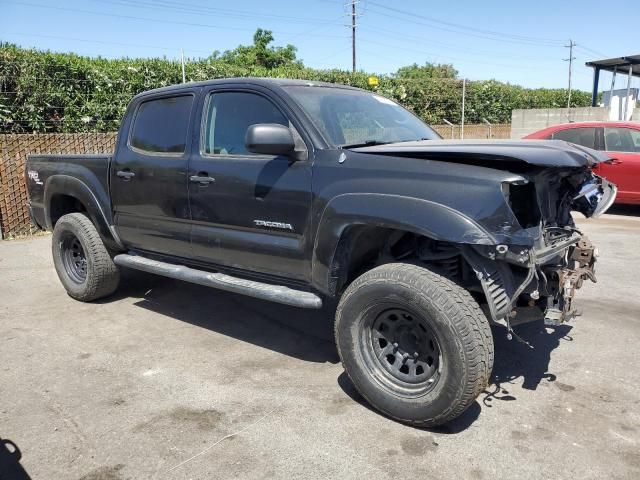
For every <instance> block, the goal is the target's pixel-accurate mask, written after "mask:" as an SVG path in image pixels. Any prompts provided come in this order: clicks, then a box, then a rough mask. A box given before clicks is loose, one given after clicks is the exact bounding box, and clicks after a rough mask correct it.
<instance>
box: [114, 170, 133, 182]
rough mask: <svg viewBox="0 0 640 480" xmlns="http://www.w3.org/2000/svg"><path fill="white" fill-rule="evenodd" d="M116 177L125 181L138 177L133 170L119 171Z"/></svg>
mask: <svg viewBox="0 0 640 480" xmlns="http://www.w3.org/2000/svg"><path fill="white" fill-rule="evenodd" d="M116 175H117V176H118V177H120V178H122V179H123V180H125V181H128V180H131V179H132V178H133V177H135V176H136V174H135V173H133V172H132V171H131V170H129V169H125V170H118V171H117V172H116Z"/></svg>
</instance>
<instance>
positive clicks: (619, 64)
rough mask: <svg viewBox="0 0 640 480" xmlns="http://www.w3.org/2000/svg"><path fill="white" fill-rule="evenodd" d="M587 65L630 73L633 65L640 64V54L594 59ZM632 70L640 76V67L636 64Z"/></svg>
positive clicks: (608, 70)
mask: <svg viewBox="0 0 640 480" xmlns="http://www.w3.org/2000/svg"><path fill="white" fill-rule="evenodd" d="M585 65H586V66H587V67H593V68H597V69H599V70H604V71H607V72H613V71H614V70H615V71H616V72H618V73H623V74H628V73H629V70H630V67H631V66H632V65H640V55H628V56H626V57H616V58H607V59H605V60H594V61H593V62H587V63H586V64H585ZM632 71H633V76H635V77H640V67H638V66H634V67H633V70H632Z"/></svg>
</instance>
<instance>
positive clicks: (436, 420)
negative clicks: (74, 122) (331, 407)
mask: <svg viewBox="0 0 640 480" xmlns="http://www.w3.org/2000/svg"><path fill="white" fill-rule="evenodd" d="M607 159H608V157H607V156H605V155H603V154H601V153H599V152H597V151H594V150H589V149H586V148H583V147H577V146H574V145H571V144H568V143H564V142H537V141H536V142H531V141H516V142H500V141H496V142H491V141H481V142H459V141H443V140H441V139H439V136H438V135H437V134H436V133H435V132H434V131H433V130H432V129H431V128H429V127H428V126H427V125H425V124H424V123H423V122H422V121H421V120H419V119H418V118H417V117H415V116H414V115H413V114H411V113H410V112H408V111H407V110H405V109H403V108H402V107H400V106H399V105H397V104H396V103H394V102H393V101H391V100H389V99H387V98H384V97H382V96H379V95H377V94H375V93H371V92H368V91H364V90H360V89H356V88H351V87H345V86H338V85H332V84H323V83H317V82H308V81H302V80H283V79H270V80H269V79H229V80H215V81H206V82H199V83H187V84H183V85H178V86H172V87H167V88H162V89H158V90H152V91H149V92H145V93H142V94H140V95H137V96H136V97H135V98H133V100H132V101H131V102H130V104H129V106H128V108H127V111H126V113H125V116H124V119H123V122H122V126H121V128H120V133H119V135H118V140H117V144H116V149H115V152H114V154H113V155H30V156H29V157H28V159H27V164H26V172H25V177H26V181H27V183H28V191H29V198H30V200H29V202H30V203H29V210H30V212H31V215H32V218H33V221H34V222H35V223H36V224H37V225H38V226H40V227H42V228H46V229H48V230H52V231H53V240H52V252H53V260H54V265H55V268H56V271H57V273H58V276H59V278H60V281H61V282H62V284H63V285H64V287H65V289H66V290H67V292H68V294H69V295H70V296H71V297H73V298H75V299H77V300H80V301H85V302H86V301H91V300H96V299H98V298H101V297H105V296H107V295H110V294H111V293H113V292H114V291H115V290H116V288H117V286H118V281H119V269H120V268H121V267H130V268H134V269H140V270H144V271H147V272H153V273H156V274H159V275H165V276H167V277H172V278H177V279H181V280H185V281H188V282H194V283H198V284H201V285H206V286H209V287H215V288H219V289H223V290H228V291H231V292H236V293H242V294H246V295H250V296H253V297H257V298H261V299H265V300H270V301H275V302H281V303H284V304H288V305H295V306H298V307H305V308H320V307H321V306H322V304H323V302H325V301H327V299H329V300H331V299H335V300H337V301H338V305H337V311H336V318H335V338H336V343H337V348H338V352H339V354H340V357H341V359H342V363H343V365H344V368H345V370H346V371H347V373H348V375H349V377H350V378H351V380H352V381H353V383H354V384H355V386H356V387H357V389H358V390H359V391H360V392H361V394H362V395H363V396H364V397H365V398H366V399H367V400H368V401H369V402H370V403H371V404H372V405H373V406H375V407H376V408H378V409H380V410H381V411H383V412H384V413H385V414H387V415H389V416H391V417H393V418H396V419H399V420H401V421H403V422H407V423H412V424H416V425H425V426H428V425H438V424H441V423H444V422H447V421H449V420H451V419H453V418H455V417H457V416H458V415H460V414H461V413H462V412H463V411H464V410H465V409H466V408H467V407H469V405H471V404H472V403H473V401H474V399H475V398H476V397H477V396H478V394H479V393H480V392H481V391H482V390H483V389H484V388H485V387H486V385H487V382H488V381H489V376H490V373H491V369H492V365H493V337H492V332H491V330H490V322H492V323H495V324H498V325H502V326H504V327H506V328H507V331H508V332H509V334H510V333H511V328H512V326H513V325H514V324H516V323H518V322H524V321H527V319H529V318H530V317H531V315H530V314H531V313H532V312H533V313H536V315H534V318H537V319H540V318H541V317H542V316H544V318H545V320H546V321H547V322H548V323H550V324H554V325H556V324H559V323H561V322H564V321H567V320H569V319H570V318H571V317H572V316H573V314H574V308H573V305H572V301H573V297H574V293H575V290H576V289H577V288H579V287H580V286H581V285H582V283H583V281H584V280H585V279H592V280H593V279H594V278H595V277H594V272H593V266H594V262H595V260H596V258H595V254H594V247H593V246H592V245H591V243H590V242H589V240H588V239H587V238H586V237H585V236H584V235H583V234H582V233H581V232H580V231H579V230H577V229H576V228H575V227H574V224H573V220H572V217H571V215H570V211H571V210H576V211H579V212H582V213H583V214H584V215H585V216H587V217H592V216H597V215H599V214H601V213H602V212H604V211H605V210H606V209H607V208H608V207H609V206H610V205H611V203H612V202H613V200H614V198H615V193H616V192H615V187H614V186H613V185H611V184H609V183H608V182H607V181H606V180H603V179H601V178H599V177H598V176H596V175H594V174H593V173H592V167H594V166H596V165H598V163H599V162H601V161H604V160H607ZM330 303H331V302H330ZM481 307H482V309H481ZM483 309H484V310H483ZM207 313H208V312H202V314H203V315H206V314H207Z"/></svg>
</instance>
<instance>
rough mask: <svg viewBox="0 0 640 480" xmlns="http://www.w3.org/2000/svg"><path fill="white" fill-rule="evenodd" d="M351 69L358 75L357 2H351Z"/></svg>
mask: <svg viewBox="0 0 640 480" xmlns="http://www.w3.org/2000/svg"><path fill="white" fill-rule="evenodd" d="M351 63H352V65H351V68H352V71H353V73H356V0H353V1H352V2H351Z"/></svg>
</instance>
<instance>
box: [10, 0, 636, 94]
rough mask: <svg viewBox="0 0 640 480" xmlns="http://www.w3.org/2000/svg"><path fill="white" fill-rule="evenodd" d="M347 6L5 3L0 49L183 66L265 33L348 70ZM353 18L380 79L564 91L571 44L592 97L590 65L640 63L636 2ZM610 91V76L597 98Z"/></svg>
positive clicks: (361, 5)
mask: <svg viewBox="0 0 640 480" xmlns="http://www.w3.org/2000/svg"><path fill="white" fill-rule="evenodd" d="M349 1H350V0H306V1H303V0H300V1H293V0H272V1H264V0H262V1H257V0H244V1H241V2H228V1H226V2H221V1H205V0H84V1H79V0H67V1H60V0H58V1H53V0H0V12H1V14H0V15H1V16H0V40H3V41H10V42H13V43H17V44H19V45H22V46H26V47H36V48H42V49H50V50H53V51H61V52H67V51H72V52H76V53H79V54H83V55H102V56H104V57H122V56H129V57H162V56H166V57H169V58H177V57H179V55H180V48H183V49H184V51H185V55H186V56H187V57H200V56H207V55H208V54H209V53H210V52H211V51H213V50H225V49H230V48H234V47H235V46H237V45H238V44H240V43H245V44H247V43H251V36H252V34H253V32H254V31H255V29H256V28H258V27H261V28H266V29H269V30H273V32H274V36H275V39H276V44H280V45H284V44H287V43H292V44H294V45H296V46H297V47H298V50H299V51H298V53H299V57H300V58H302V59H303V60H304V63H305V64H306V65H308V66H311V67H317V68H333V67H335V68H342V69H350V68H351V43H350V30H349V29H348V28H347V27H346V24H347V23H349V22H350V18H349V17H348V16H347V7H345V3H348V2H349ZM357 8H358V11H359V12H360V13H361V15H359V17H358V19H357V23H358V32H357V39H358V49H357V52H358V68H361V69H364V70H366V71H373V72H378V73H388V72H393V71H395V70H396V69H397V68H398V67H400V66H403V65H407V64H411V63H424V62H426V61H428V62H433V63H452V64H453V65H454V66H455V67H456V68H457V69H458V70H459V71H460V74H461V75H463V76H465V77H467V78H470V79H490V78H495V79H497V80H501V81H506V82H511V83H515V84H520V85H524V86H527V87H566V84H567V69H568V65H567V62H565V61H563V59H564V58H567V57H568V56H569V52H568V49H567V48H564V45H566V44H567V43H568V42H569V39H570V38H571V39H573V40H574V41H575V42H576V43H577V45H578V46H577V47H576V48H575V49H574V56H575V57H576V59H575V64H574V65H575V69H574V86H575V87H576V88H581V89H584V90H590V88H591V78H592V71H591V69H590V68H587V67H585V66H584V62H585V61H588V60H593V59H600V58H607V57H613V56H620V55H631V54H640V37H639V36H638V35H639V34H638V31H639V30H638V29H639V28H640V3H639V2H638V1H637V0H617V1H616V0H614V1H610V2H604V3H603V2H602V1H601V0H599V1H594V0H580V1H575V0H574V1H561V0H555V1H549V0H538V1H536V2H524V1H518V0H515V1H514V0H511V1H492V0H485V1H478V0H458V1H442V0H439V1H425V0H423V1H418V0H405V1H403V2H389V1H384V0H376V1H371V0H361V1H360V2H358V4H357ZM625 81H626V80H624V79H622V78H619V81H618V83H617V86H619V87H621V88H622V87H625V86H626V83H625ZM609 82H610V77H609V76H608V74H603V76H602V78H601V86H602V85H606V87H605V88H607V89H608V88H609ZM633 86H640V81H639V80H638V79H635V80H634V83H633Z"/></svg>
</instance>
